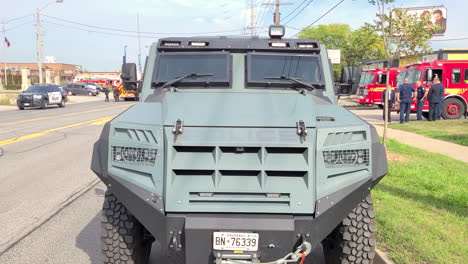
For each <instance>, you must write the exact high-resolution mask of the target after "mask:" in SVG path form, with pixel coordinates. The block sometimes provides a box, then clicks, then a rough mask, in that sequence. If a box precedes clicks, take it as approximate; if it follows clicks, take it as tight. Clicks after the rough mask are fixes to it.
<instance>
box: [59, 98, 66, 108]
mask: <svg viewBox="0 0 468 264" xmlns="http://www.w3.org/2000/svg"><path fill="white" fill-rule="evenodd" d="M58 106H59V107H65V98H62V101H60V103H59V104H58Z"/></svg>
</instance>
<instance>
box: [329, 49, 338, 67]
mask: <svg viewBox="0 0 468 264" xmlns="http://www.w3.org/2000/svg"><path fill="white" fill-rule="evenodd" d="M327 53H328V58H329V59H330V62H331V63H332V64H340V63H341V50H338V49H327Z"/></svg>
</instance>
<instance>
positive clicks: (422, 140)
mask: <svg viewBox="0 0 468 264" xmlns="http://www.w3.org/2000/svg"><path fill="white" fill-rule="evenodd" d="M374 127H375V128H376V129H377V133H378V134H379V136H382V135H383V131H384V127H383V126H379V125H374ZM387 131H388V138H390V139H394V140H397V141H399V142H401V143H404V144H407V145H410V146H413V147H417V148H420V149H424V150H427V151H430V152H434V153H439V154H442V155H446V156H449V157H451V158H454V159H456V160H460V161H463V162H467V163H468V147H465V146H462V145H458V144H454V143H450V142H447V141H442V140H438V139H433V138H429V137H425V136H421V135H418V134H415V133H411V132H406V131H402V130H397V129H391V128H388V130H387Z"/></svg>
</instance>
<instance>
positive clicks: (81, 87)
mask: <svg viewBox="0 0 468 264" xmlns="http://www.w3.org/2000/svg"><path fill="white" fill-rule="evenodd" d="M65 89H66V90H67V93H68V95H89V96H91V95H92V96H96V95H98V94H99V91H98V90H97V89H96V88H92V87H88V86H87V85H86V83H69V84H67V85H66V86H65Z"/></svg>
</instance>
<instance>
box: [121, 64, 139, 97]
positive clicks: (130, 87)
mask: <svg viewBox="0 0 468 264" xmlns="http://www.w3.org/2000/svg"><path fill="white" fill-rule="evenodd" d="M120 78H122V83H123V87H124V89H125V90H127V91H134V90H136V88H137V71H136V64H135V63H124V64H122V74H121V75H120Z"/></svg>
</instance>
